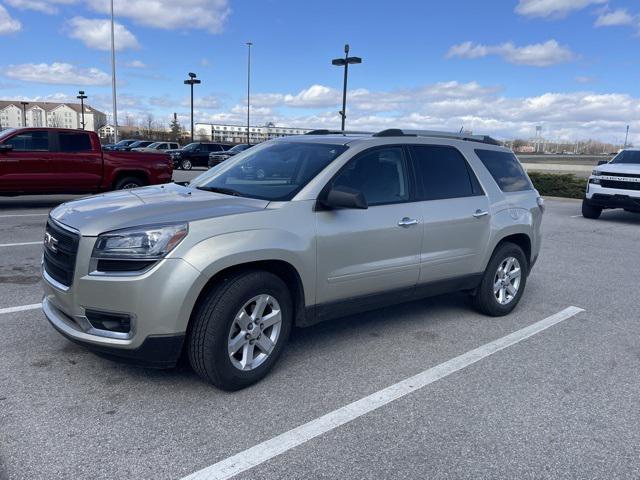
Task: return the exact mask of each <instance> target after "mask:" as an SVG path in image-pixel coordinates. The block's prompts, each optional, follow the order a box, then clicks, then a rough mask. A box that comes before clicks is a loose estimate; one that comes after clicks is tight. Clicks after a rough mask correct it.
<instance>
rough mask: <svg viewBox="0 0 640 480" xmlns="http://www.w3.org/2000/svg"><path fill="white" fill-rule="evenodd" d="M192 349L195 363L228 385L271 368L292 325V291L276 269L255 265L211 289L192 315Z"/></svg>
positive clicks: (250, 381)
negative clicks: (275, 271) (264, 269)
mask: <svg viewBox="0 0 640 480" xmlns="http://www.w3.org/2000/svg"><path fill="white" fill-rule="evenodd" d="M191 321H192V326H191V330H190V333H189V337H188V341H187V342H188V343H187V351H188V355H189V361H190V363H191V366H192V367H193V369H194V370H195V371H196V372H197V373H198V375H200V376H201V377H202V378H203V379H205V380H206V381H208V382H211V383H213V384H214V385H215V386H217V387H219V388H221V389H223V390H238V389H241V388H244V387H247V386H249V385H251V384H253V383H255V382H257V381H259V380H261V379H262V378H263V377H265V376H266V375H267V373H269V371H270V370H271V368H272V367H273V365H274V364H275V363H276V361H277V360H278V357H279V356H280V354H281V353H282V350H283V349H284V346H285V344H286V342H287V339H288V337H289V333H290V331H291V325H292V302H291V295H290V293H289V290H288V288H287V286H286V285H285V283H284V282H283V281H282V280H281V279H280V278H279V277H277V276H276V275H273V274H272V273H269V272H264V271H250V272H244V273H241V274H237V275H234V276H232V277H229V278H227V279H225V280H223V281H222V283H221V284H220V285H218V286H217V287H216V288H214V289H213V290H211V291H210V292H209V293H208V294H207V296H206V298H205V300H204V301H203V302H202V303H201V305H200V307H199V308H198V310H197V311H196V313H195V316H194V318H192V320H191Z"/></svg>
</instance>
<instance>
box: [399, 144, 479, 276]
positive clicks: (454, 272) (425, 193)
mask: <svg viewBox="0 0 640 480" xmlns="http://www.w3.org/2000/svg"><path fill="white" fill-rule="evenodd" d="M409 152H410V155H411V159H412V162H413V164H414V169H415V172H416V179H417V182H416V183H417V185H418V195H419V198H420V199H421V202H420V203H419V205H420V209H421V215H422V218H423V222H424V224H423V230H424V234H423V241H422V248H421V252H420V280H419V283H421V284H425V283H432V282H436V281H441V280H447V279H454V278H460V279H461V280H462V279H464V278H466V277H467V276H470V275H473V274H477V273H480V272H481V271H482V269H483V268H484V267H483V265H482V258H483V253H484V251H485V249H486V247H487V245H488V243H489V232H490V224H491V212H490V210H489V199H488V197H487V196H486V194H485V193H484V191H483V190H482V187H481V185H480V182H479V181H478V179H477V177H476V175H475V174H474V173H473V170H472V169H471V167H470V166H469V164H468V163H467V161H466V159H465V158H464V156H463V155H462V153H460V151H459V150H457V149H456V148H454V147H448V146H440V145H414V146H410V147H409Z"/></svg>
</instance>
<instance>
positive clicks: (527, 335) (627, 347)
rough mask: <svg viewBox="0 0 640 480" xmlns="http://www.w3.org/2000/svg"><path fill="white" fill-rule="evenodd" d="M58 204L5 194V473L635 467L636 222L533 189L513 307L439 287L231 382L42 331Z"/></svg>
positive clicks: (0, 413)
mask: <svg viewBox="0 0 640 480" xmlns="http://www.w3.org/2000/svg"><path fill="white" fill-rule="evenodd" d="M198 173H201V172H200V171H191V172H182V171H177V172H175V175H174V179H175V180H176V181H182V180H186V179H189V178H193V177H194V176H195V175H196V174H198ZM71 198H73V197H69V196H60V197H32V198H28V197H26V198H25V197H17V198H12V199H8V198H0V226H1V227H2V228H0V325H1V326H2V332H3V335H2V336H1V337H0V365H1V368H0V479H2V480H4V479H12V480H13V479H50V478H92V479H113V478H150V479H151V478H152V479H181V478H184V477H185V476H188V475H190V474H193V473H194V472H198V471H200V470H202V469H205V470H204V471H203V472H202V475H201V476H200V477H198V478H228V475H236V474H237V475H236V476H235V477H234V478H247V479H275V478H370V479H381V478H443V479H444V478H541V477H545V478H638V477H639V476H640V460H638V451H639V449H640V430H639V429H638V428H637V427H638V418H639V417H640V407H639V403H638V398H639V397H640V378H639V376H638V371H639V368H640V342H639V338H640V326H639V320H640V314H639V313H638V308H637V298H638V291H639V289H638V266H639V265H640V249H639V248H638V238H639V237H638V232H639V231H640V230H639V227H640V215H634V214H631V213H627V212H623V211H611V212H605V213H604V214H603V215H602V218H601V219H600V220H597V221H593V220H587V219H584V218H582V217H581V216H580V203H579V202H578V201H574V200H560V199H547V212H546V215H545V219H544V225H543V230H544V245H543V250H542V253H541V257H540V260H539V261H538V263H537V264H536V266H535V268H534V270H533V272H532V274H531V276H530V278H529V282H528V284H527V291H526V293H525V295H524V298H523V300H522V302H521V303H520V305H519V306H518V308H517V309H516V310H515V311H514V313H512V314H511V315H509V316H507V317H503V318H489V317H485V316H482V315H480V314H477V313H475V312H474V311H473V310H472V309H471V308H470V306H469V303H468V302H467V300H466V298H465V296H464V295H448V296H442V297H436V298H432V299H429V300H424V301H419V302H414V303H409V304H405V305H401V306H396V307H390V308H386V309H382V310H378V311H375V312H370V313H366V314H361V315H356V316H351V317H347V318H342V319H338V320H334V321H331V322H327V323H323V324H320V325H317V326H314V327H311V328H307V329H298V330H295V331H294V333H293V335H292V339H291V341H290V345H289V348H288V349H287V350H286V352H285V354H284V356H283V358H282V360H281V361H280V362H279V364H278V365H277V366H276V368H275V370H274V371H273V373H272V374H271V375H269V376H268V377H267V378H266V379H265V380H264V381H262V382H260V383H258V384H257V385H255V386H253V387H250V388H248V389H245V390H242V391H239V392H235V393H226V392H222V391H220V390H216V389H215V388H213V387H211V386H209V385H206V384H204V383H203V382H202V381H201V380H200V379H199V378H198V377H197V376H196V375H195V374H194V373H193V372H192V371H191V370H190V369H189V368H187V367H179V368H176V369H173V370H164V371H162V370H146V369H140V368H136V367H132V366H127V365H123V364H120V363H114V362H111V361H109V360H104V359H102V358H100V357H97V356H95V355H94V354H92V353H89V352H87V351H85V350H84V349H83V348H81V347H79V346H76V345H75V344H72V343H70V342H69V341H67V340H66V339H64V338H63V337H62V336H61V335H59V334H58V333H57V332H55V331H54V330H53V328H51V327H50V326H49V325H48V323H47V321H46V320H45V318H44V316H43V314H42V313H41V312H40V310H39V309H38V308H37V304H38V303H39V302H40V300H41V287H40V276H39V269H40V257H41V249H42V247H41V245H40V242H41V239H42V236H43V230H44V224H45V221H46V215H47V212H48V211H49V210H50V209H51V208H52V207H54V206H55V205H56V204H58V203H59V202H62V201H65V200H68V199H71ZM149 301H153V299H152V298H150V299H149ZM570 307H577V308H574V309H569V308H570ZM567 309H569V310H567ZM578 309H582V310H584V311H580V310H578ZM560 312H564V313H560ZM559 313H560V316H558V315H557V314H559ZM539 322H542V323H539ZM545 322H546V323H545ZM531 326H534V327H533V330H524V329H526V328H527V327H531ZM547 327H548V328H547ZM512 334H515V336H510V335H512ZM496 340H497V341H498V342H496ZM472 351H473V352H472ZM468 352H472V354H469V353H468ZM452 359H456V360H455V361H453V362H452V361H451V360H452ZM434 367H438V368H434ZM416 375H417V377H415V378H413V379H411V380H409V381H407V382H404V383H403V381H405V380H406V379H408V378H411V377H413V376H416ZM390 386H394V389H392V390H385V389H387V387H390ZM370 396H371V397H370ZM365 397H366V398H367V400H366V401H365V402H359V403H356V404H354V405H352V406H350V407H349V408H348V409H345V410H339V411H338V412H337V413H336V412H335V411H336V410H338V409H341V408H342V407H344V406H345V405H349V404H352V403H353V402H358V401H359V400H361V399H364V398H365ZM376 402H377V403H376ZM367 405H369V407H367ZM371 405H375V407H373V408H371ZM327 414H329V415H328V417H323V416H325V415H327ZM307 422H312V423H311V425H310V426H308V427H305V428H303V429H301V430H300V429H299V430H294V431H293V432H291V430H293V429H296V428H297V427H300V426H303V425H305V424H307ZM279 435H282V436H281V437H278V436H279ZM276 437H278V438H277V439H275V438H276ZM272 439H275V440H272ZM307 440H308V441H307ZM256 445H259V447H258V448H257V449H253V450H249V449H251V447H254V446H256ZM247 450H248V451H247ZM237 454H240V455H239V456H238V457H234V456H235V455H237ZM232 457H233V458H232ZM229 458H232V459H231V460H227V459H229ZM219 462H222V463H219ZM254 465H255V466H254ZM225 472H226V473H225ZM194 478H195V477H194Z"/></svg>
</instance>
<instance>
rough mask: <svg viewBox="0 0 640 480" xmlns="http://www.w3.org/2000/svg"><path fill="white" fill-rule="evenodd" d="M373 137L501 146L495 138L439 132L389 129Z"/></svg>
mask: <svg viewBox="0 0 640 480" xmlns="http://www.w3.org/2000/svg"><path fill="white" fill-rule="evenodd" d="M373 136H374V137H435V138H452V139H454V140H466V141H468V142H479V143H486V144H488V145H502V144H501V143H500V142H499V141H498V140H496V139H495V138H492V137H489V136H488V135H469V134H466V133H455V132H439V131H437V130H404V129H400V128H389V129H387V130H382V131H381V132H378V133H374V134H373Z"/></svg>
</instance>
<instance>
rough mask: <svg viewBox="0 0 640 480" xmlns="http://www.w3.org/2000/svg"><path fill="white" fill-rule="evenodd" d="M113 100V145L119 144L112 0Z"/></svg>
mask: <svg viewBox="0 0 640 480" xmlns="http://www.w3.org/2000/svg"><path fill="white" fill-rule="evenodd" d="M111 98H112V101H113V143H118V105H117V104H116V40H115V27H114V21H113V0H111ZM83 123H84V122H83Z"/></svg>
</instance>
